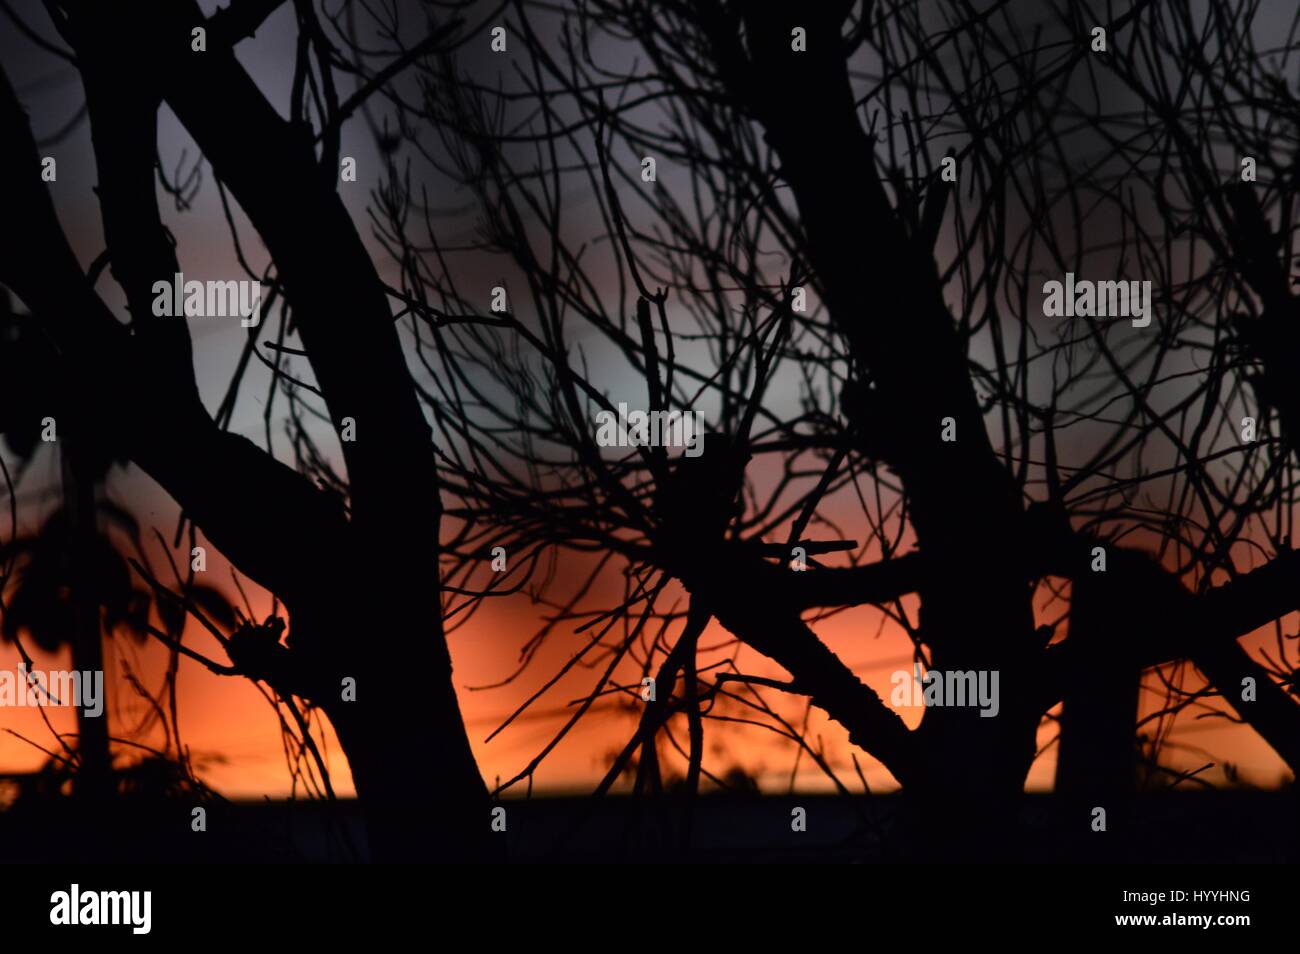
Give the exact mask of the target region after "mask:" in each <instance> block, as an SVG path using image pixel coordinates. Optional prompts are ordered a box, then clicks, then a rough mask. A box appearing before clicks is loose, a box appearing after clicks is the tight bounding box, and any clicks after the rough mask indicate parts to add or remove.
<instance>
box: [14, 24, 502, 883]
mask: <svg viewBox="0 0 1300 954" xmlns="http://www.w3.org/2000/svg"><path fill="white" fill-rule="evenodd" d="M276 6H277V4H271V3H249V4H238V5H235V6H234V7H232V8H230V9H229V10H227V11H224V12H223V13H222V14H220V15H218V16H214V17H213V18H212V19H211V20H209V19H208V18H205V17H204V16H203V15H202V12H201V11H200V10H199V8H198V6H197V5H196V4H193V3H189V4H175V3H149V4H143V5H140V4H136V5H132V6H131V7H130V8H127V7H125V6H105V5H102V4H87V3H79V2H73V3H67V4H57V5H51V7H50V11H51V15H52V16H53V18H54V21H55V24H56V26H57V28H58V31H59V33H60V35H61V36H62V37H63V39H64V41H65V42H66V43H67V44H68V45H69V46H70V47H71V53H64V54H62V55H64V56H65V57H68V58H70V59H72V60H73V62H75V64H76V66H77V68H78V70H79V72H80V73H81V75H82V78H83V82H84V85H85V90H86V96H87V111H88V117H89V121H90V123H91V128H92V135H93V141H94V147H95V160H96V168H97V172H98V176H99V197H100V202H101V208H102V213H103V220H104V232H105V238H106V240H107V245H108V249H107V258H108V262H109V264H110V266H111V270H112V275H113V277H114V278H115V279H116V280H117V282H118V283H119V284H120V285H121V286H122V289H123V291H124V292H125V294H126V297H127V300H128V302H129V311H130V315H131V327H130V330H129V331H128V329H127V328H126V327H124V326H123V325H122V324H120V323H119V322H118V321H117V320H116V318H115V317H114V316H113V314H112V312H111V311H110V310H109V309H108V308H107V307H106V306H105V305H104V303H103V301H102V300H101V298H100V297H99V296H98V295H97V294H96V292H95V290H94V288H93V287H92V282H91V281H90V280H89V279H88V277H87V275H86V274H85V273H84V272H83V270H82V268H81V266H80V265H79V263H78V262H77V260H76V258H75V257H74V255H73V253H72V251H71V250H70V248H69V246H68V243H67V241H66V239H65V238H64V236H63V233H62V231H61V229H60V226H59V223H58V220H57V218H56V217H55V214H54V209H53V206H52V204H51V202H50V198H49V193H48V192H47V191H46V189H44V188H42V187H41V186H40V185H39V184H40V182H41V178H40V173H41V165H40V161H39V160H40V157H39V155H38V154H37V151H36V148H35V144H34V142H33V140H32V134H31V132H30V129H29V126H28V123H27V119H26V117H25V115H24V114H23V111H22V107H21V105H20V103H19V102H18V100H17V98H16V96H15V94H14V92H13V90H12V88H11V87H10V86H9V84H8V82H7V81H6V82H4V83H3V85H2V86H0V127H2V128H3V129H4V130H5V140H6V142H7V143H9V144H10V145H9V146H7V147H6V149H5V150H4V155H3V157H2V158H0V163H2V164H3V170H2V171H3V175H4V180H5V189H6V191H7V195H6V205H7V207H8V208H9V209H10V211H11V217H10V219H9V222H10V225H9V227H8V228H7V229H6V233H5V235H4V237H3V239H0V259H3V265H0V269H3V272H2V273H0V281H3V282H4V283H5V284H6V285H7V286H9V287H10V288H11V289H13V291H14V292H15V293H16V294H17V295H18V297H19V298H20V299H21V301H22V302H23V303H24V304H25V305H26V306H27V307H28V309H30V311H31V312H32V313H33V314H34V315H35V316H37V318H39V320H40V321H41V322H42V325H43V327H44V328H45V329H46V331H47V333H48V334H49V335H50V336H51V337H52V338H53V339H54V340H55V342H56V344H57V346H58V348H59V352H60V356H61V362H60V365H61V366H60V368H59V383H60V389H59V393H58V397H59V411H60V412H62V411H63V410H65V409H66V411H67V416H68V418H69V419H71V418H72V417H73V416H74V415H75V417H76V419H77V420H78V421H79V422H81V423H82V426H83V427H84V428H86V429H88V430H90V429H93V430H94V431H95V432H96V433H99V434H101V435H104V436H105V437H106V438H107V439H108V440H110V441H111V443H112V446H113V448H114V451H115V452H117V453H120V454H121V455H123V456H126V457H128V458H129V459H130V460H132V461H133V462H134V463H136V464H137V465H139V466H140V467H141V468H142V469H143V470H144V471H146V472H147V473H148V474H150V476H152V477H153V478H154V479H155V480H156V481H157V482H158V483H159V484H160V485H161V486H162V487H163V488H165V489H166V491H167V492H168V493H169V494H170V495H171V496H172V497H173V498H174V499H175V500H176V501H177V503H179V504H180V505H181V507H182V508H183V509H184V512H185V514H186V516H187V518H188V519H189V520H192V521H193V523H194V524H195V525H196V526H197V527H198V528H200V529H201V530H202V531H203V533H204V534H205V535H206V536H207V538H208V539H209V540H211V541H212V543H213V544H214V545H215V546H217V547H218V548H220V549H221V550H222V552H223V553H225V554H226V555H227V556H228V557H229V559H230V560H231V562H232V563H233V564H234V565H235V566H236V567H237V568H238V569H239V570H240V571H241V572H243V573H245V574H246V575H248V576H249V577H250V578H251V579H253V580H255V581H257V582H258V583H259V584H261V585H262V586H264V587H266V588H267V589H268V590H269V591H271V592H272V593H275V594H276V595H277V597H279V598H280V599H281V600H282V601H283V604H284V605H285V607H286V609H287V610H288V614H289V618H290V621H291V625H292V635H291V637H290V639H289V641H288V642H287V643H282V642H280V641H279V634H280V631H281V630H282V629H283V625H282V624H281V625H280V626H279V627H278V628H277V627H274V626H271V625H269V624H268V625H267V626H264V627H256V628H250V629H247V630H245V631H243V632H242V633H239V634H236V636H235V637H232V638H231V640H230V641H229V643H228V646H227V648H228V651H229V653H230V656H231V660H232V663H234V667H235V668H236V669H237V670H238V671H239V672H240V673H242V674H243V675H246V676H248V677H250V678H253V679H257V680H262V681H264V682H266V683H267V684H268V685H269V686H270V687H271V688H272V689H274V690H275V691H276V692H277V693H279V694H280V695H281V696H283V697H286V698H288V697H297V698H299V699H302V700H306V701H308V702H309V703H311V704H312V705H315V706H317V707H319V708H320V709H321V710H322V711H324V712H325V714H326V715H327V717H328V718H329V719H330V721H331V723H332V724H333V726H334V728H335V730H336V731H337V733H338V737H339V740H340V743H341V744H342V746H343V749H344V751H345V753H346V754H347V756H348V759H349V763H350V765H351V767H352V772H353V776H354V779H355V782H356V786H357V790H358V793H359V795H360V797H361V798H362V799H363V800H364V801H365V803H366V805H367V811H368V817H369V819H370V831H371V838H372V849H373V851H374V852H375V854H376V856H377V857H381V858H403V857H409V858H428V857H430V856H439V857H444V858H457V857H468V856H473V855H475V854H476V853H477V852H478V851H479V850H480V849H481V847H482V843H483V839H484V838H485V833H486V832H487V831H488V829H487V818H486V804H487V803H486V799H485V790H484V787H483V783H482V780H481V779H480V778H479V775H478V771H477V767H476V766H475V764H474V760H473V756H472V753H471V752H470V748H469V742H468V739H467V738H466V735H465V729H464V724H463V721H462V719H461V717H460V714H459V710H458V708H457V705H456V701H455V694H454V691H453V689H452V683H451V667H450V660H449V656H448V653H447V649H446V644H445V641H444V638H443V633H442V627H441V619H440V614H439V589H438V587H439V578H438V564H437V561H438V548H439V539H438V533H439V521H440V506H439V498H438V492H437V475H436V473H435V469H434V450H433V444H432V442H431V441H430V440H429V427H428V425H427V423H426V422H425V420H424V418H423V417H422V416H421V414H420V410H419V406H418V403H417V400H416V394H415V389H414V387H413V385H412V382H411V378H410V374H409V373H408V372H407V369H406V365H405V362H404V360H403V357H402V350H401V346H400V344H399V340H398V334H397V330H396V329H395V328H394V325H393V319H392V314H391V312H390V309H389V304H388V299H387V297H386V295H385V292H384V287H383V285H382V284H381V282H380V281H379V278H378V275H377V274H376V272H375V268H374V265H373V263H372V262H371V260H370V259H369V257H368V255H367V254H366V252H365V249H364V247H363V245H362V243H361V240H360V237H359V236H358V233H357V230H356V226H355V224H354V223H353V221H352V220H351V218H350V217H349V216H348V214H347V212H346V211H345V209H344V207H343V204H342V202H341V200H340V198H339V196H338V194H337V191H336V184H337V181H338V176H337V173H336V171H335V170H336V169H337V168H338V162H337V155H336V149H337V138H336V136H337V132H336V130H335V131H331V130H330V129H329V128H328V126H329V125H332V124H336V123H337V122H338V121H340V120H341V119H342V118H344V117H345V116H346V112H345V111H343V110H347V109H348V108H349V104H346V103H344V104H339V103H338V102H336V101H332V106H331V109H332V110H333V111H332V112H331V113H330V114H329V115H327V116H326V117H325V118H324V120H323V124H325V126H326V128H324V129H323V130H322V132H323V133H324V135H325V140H326V146H325V148H324V151H323V155H322V156H321V157H320V158H318V157H317V155H316V154H315V150H314V147H313V141H312V140H313V137H312V135H311V134H310V133H309V131H308V127H307V125H306V124H305V123H304V122H303V121H302V118H301V114H299V113H295V116H294V117H293V118H292V119H291V120H290V121H286V120H284V119H282V118H280V116H279V115H277V114H276V112H275V110H274V109H273V108H272V107H271V106H270V104H269V103H268V102H267V100H266V98H265V96H264V95H263V94H262V92H261V91H260V90H259V89H258V87H257V86H256V84H254V82H253V81H252V80H251V79H250V78H249V76H248V74H247V73H246V72H245V71H244V69H243V68H242V67H241V66H240V64H239V62H238V60H237V59H236V58H235V56H234V53H233V45H234V43H235V42H237V40H238V39H239V38H241V37H242V36H246V35H248V34H249V33H251V31H252V30H253V29H255V27H256V26H257V24H258V23H260V22H261V20H262V18H264V17H265V16H266V15H268V14H269V13H270V12H271V11H272V10H273V9H274V8H275V7H276ZM301 12H302V15H303V16H304V18H305V21H304V24H303V29H304V37H308V38H310V37H311V35H312V34H311V26H312V23H313V22H314V19H315V14H314V13H312V12H311V11H310V10H305V9H304V10H303V11H301ZM196 29H203V30H207V31H209V32H208V41H207V43H206V49H205V50H204V51H203V52H202V53H199V52H197V51H196V50H195V49H193V31H194V30H196ZM313 42H314V43H315V44H316V46H315V51H314V53H313V51H312V50H311V49H307V50H306V51H305V52H304V54H303V58H302V61H301V63H300V64H299V65H300V68H301V69H302V70H304V71H309V70H311V69H312V68H313V62H314V60H313V56H314V55H317V54H318V55H320V56H322V57H324V58H325V59H324V60H322V61H321V63H322V64H326V63H328V62H330V53H329V51H328V49H327V48H326V47H325V46H323V45H321V44H322V43H323V41H322V39H321V38H320V36H319V35H316V38H315V40H313V41H310V42H309V43H308V47H311V45H312V43H313ZM123 61H126V62H135V63H143V62H146V61H148V62H152V63H154V64H155V66H154V68H153V70H152V71H149V72H145V71H143V70H141V71H139V72H137V71H133V70H126V69H123V68H122V63H123ZM322 69H323V70H324V71H325V72H326V73H328V72H329V67H328V66H325V65H322ZM299 90H301V87H299ZM163 101H166V102H167V104H168V105H169V106H170V107H171V109H172V110H173V111H174V112H175V113H176V115H177V116H178V117H180V118H181V121H182V122H183V123H184V124H185V125H186V128H187V129H188V130H189V131H190V133H191V135H193V137H194V138H195V140H196V141H197V142H198V143H199V145H200V148H201V149H202V150H203V153H204V155H205V157H206V159H207V161H208V162H209V163H210V164H211V166H212V168H213V171H214V173H215V175H216V177H217V178H218V179H219V180H220V181H221V182H222V183H223V185H224V186H225V187H226V188H229V190H230V192H231V194H232V195H233V196H234V198H235V199H236V200H237V201H238V202H239V204H240V206H241V207H242V208H243V210H244V212H245V213H246V214H247V215H248V217H249V219H250V220H251V221H252V222H253V224H254V227H255V228H256V229H257V231H258V233H259V235H260V236H261V238H262V240H263V241H264V242H265V244H266V247H267V249H268V251H269V252H270V256H271V258H272V260H273V262H274V270H273V272H272V273H270V274H268V275H264V276H256V277H258V278H262V279H264V280H266V281H268V282H269V283H271V284H272V285H273V287H274V288H275V289H276V290H277V292H279V293H280V294H282V295H283V297H284V298H285V299H286V300H287V301H288V302H290V303H291V307H292V309H293V321H294V326H295V329H296V331H297V333H298V335H299V336H300V338H301V341H302V343H303V350H304V351H305V352H306V353H307V355H308V360H309V362H310V364H311V367H312V370H313V371H314V373H315V377H316V381H317V384H318V387H319V391H320V394H321V397H322V400H323V402H324V403H325V405H326V407H327V408H328V411H329V415H330V419H331V420H332V421H333V422H334V423H335V425H336V426H337V427H338V428H339V429H342V427H343V426H344V423H343V419H344V418H350V419H352V420H353V421H355V422H356V426H357V429H358V435H357V439H356V440H355V441H352V442H345V443H343V445H342V452H343V456H344V459H345V460H346V463H347V468H348V478H349V480H348V498H347V501H346V507H345V506H344V505H342V504H340V501H339V498H338V496H337V495H336V494H334V493H331V492H328V491H326V490H324V489H322V488H320V487H319V486H316V485H314V484H313V483H312V482H311V481H310V480H309V479H308V478H307V477H306V476H304V475H303V474H301V473H298V472H296V471H294V470H293V469H292V468H290V467H288V466H286V465H284V464H283V463H281V462H279V461H277V460H275V459H274V458H273V457H272V456H270V455H268V454H267V453H265V452H264V451H263V450H261V449H259V448H257V447H256V446H255V445H253V444H252V443H251V442H250V441H248V440H247V439H245V438H243V437H239V436H236V435H234V434H231V433H229V432H228V431H226V430H225V429H224V427H223V426H222V424H221V423H220V422H219V421H218V420H215V419H214V418H213V416H212V415H211V414H209V412H208V411H207V410H206V409H205V408H204V406H203V404H202V402H201V401H200V400H199V396H198V391H197V388H196V386H195V382H194V372H193V361H192V344H191V342H190V340H189V335H188V331H187V330H186V327H185V325H184V323H183V322H179V321H175V320H171V319H168V318H164V317H157V316H156V315H155V313H154V310H153V308H152V304H153V300H154V297H155V293H154V292H153V286H154V283H155V282H156V281H158V280H162V279H167V278H168V277H169V276H172V275H173V274H175V273H177V272H179V271H180V270H181V269H180V267H179V263H178V262H177V261H176V257H175V252H174V249H173V246H172V243H171V242H170V241H169V239H168V235H167V233H166V232H165V230H164V229H163V227H162V224H161V219H160V217H159V213H158V206H157V199H156V194H155V185H154V181H155V180H154V168H155V163H156V143H155V128H156V118H157V113H158V107H159V104H160V103H161V102H163ZM236 124H237V125H238V126H239V128H240V129H242V130H243V134H244V135H243V136H241V137H239V138H233V137H231V136H230V135H229V130H230V129H231V128H233V127H234V126H235V125H236ZM244 137H249V138H251V140H254V141H256V142H258V143H259V144H260V145H259V148H258V149H257V150H255V151H253V150H249V149H247V148H245V141H246V140H245V138H244ZM330 143H333V145H334V151H333V152H332V151H331V148H330ZM340 315H343V316H346V317H347V320H346V322H344V321H340V320H339V318H338V316H340ZM237 491H238V492H237ZM376 634H383V635H382V636H380V635H376ZM376 639H384V640H392V641H394V642H400V643H401V645H402V647H403V648H402V651H401V652H402V656H403V659H404V666H405V667H406V668H407V669H408V671H414V672H418V673H420V674H422V678H423V680H424V682H423V686H424V689H423V691H422V692H421V693H392V692H388V691H386V689H385V688H384V687H385V683H386V681H387V680H386V677H385V667H386V666H387V665H388V660H387V657H386V655H385V654H384V653H380V652H376V651H374V649H373V648H367V647H368V644H369V643H370V642H371V641H373V640H376ZM345 680H355V686H356V692H355V701H351V700H348V699H345V693H344V690H343V687H344V681H345ZM446 818H458V819H470V818H481V819H482V820H483V824H482V825H476V824H473V823H470V822H468V821H466V822H463V823H457V824H444V823H443V821H442V820H443V819H446Z"/></svg>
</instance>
